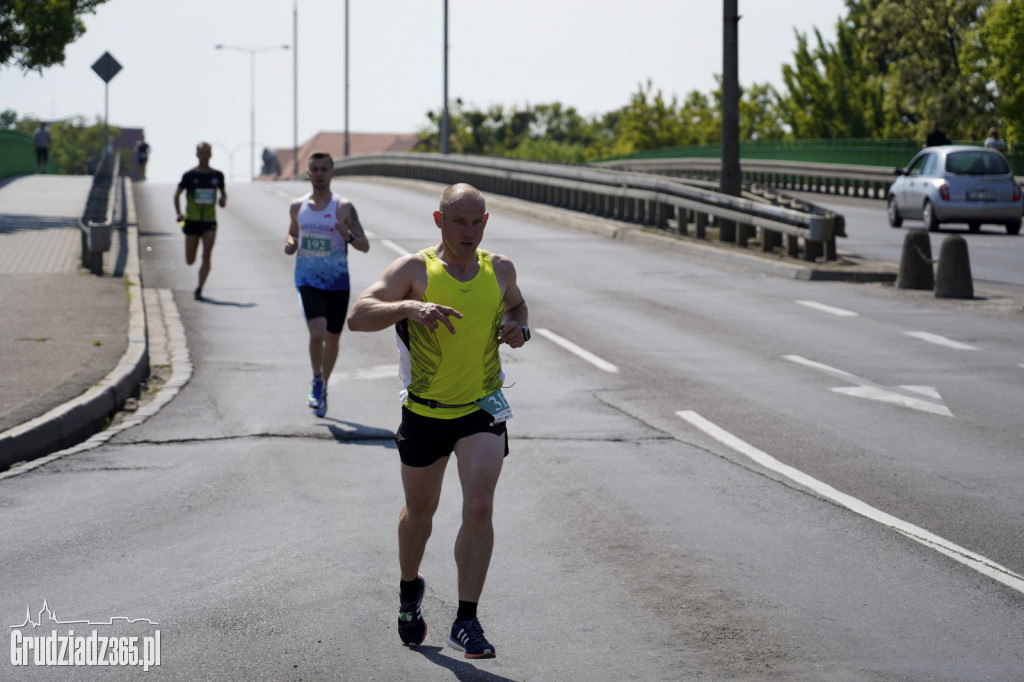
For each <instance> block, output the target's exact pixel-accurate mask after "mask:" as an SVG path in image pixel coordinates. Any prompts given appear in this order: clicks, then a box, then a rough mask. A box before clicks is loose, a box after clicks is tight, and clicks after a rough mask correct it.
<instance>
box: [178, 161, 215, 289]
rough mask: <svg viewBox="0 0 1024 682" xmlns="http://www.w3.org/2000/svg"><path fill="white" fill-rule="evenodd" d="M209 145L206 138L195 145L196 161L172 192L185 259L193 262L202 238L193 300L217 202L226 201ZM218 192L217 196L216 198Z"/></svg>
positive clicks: (206, 269)
mask: <svg viewBox="0 0 1024 682" xmlns="http://www.w3.org/2000/svg"><path fill="white" fill-rule="evenodd" d="M212 155H213V148H212V147H211V146H210V143H209V142H200V143H199V144H197V145H196V157H197V158H198V159H199V165H198V166H196V167H195V168H193V169H192V170H189V171H186V172H185V174H184V175H182V176H181V182H179V183H178V189H177V191H175V192H174V212H175V213H176V214H177V215H178V218H177V220H178V222H179V223H181V230H182V232H184V233H185V262H186V263H188V264H189V265H192V264H193V263H195V262H196V252H197V251H198V250H199V242H200V240H202V242H203V262H202V264H201V265H200V266H199V286H198V287H196V290H195V293H194V296H195V299H196V300H197V301H201V300H203V285H204V284H206V278H207V277H208V276H209V274H210V261H211V258H212V254H213V243H214V242H215V241H216V239H217V206H218V204H219V205H220V207H221V208H224V207H225V206H227V204H228V192H227V189H226V188H225V187H224V174H223V173H221V172H220V171H219V170H216V169H214V168H210V157H211V156H212ZM182 192H184V193H185V212H184V213H182V212H181V202H180V200H179V198H180V197H181V194H182ZM217 192H220V200H219V201H218V199H217Z"/></svg>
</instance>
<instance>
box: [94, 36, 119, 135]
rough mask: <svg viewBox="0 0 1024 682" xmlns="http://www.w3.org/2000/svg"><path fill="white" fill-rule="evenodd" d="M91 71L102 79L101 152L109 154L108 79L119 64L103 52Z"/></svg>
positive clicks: (107, 53)
mask: <svg viewBox="0 0 1024 682" xmlns="http://www.w3.org/2000/svg"><path fill="white" fill-rule="evenodd" d="M92 70H93V71H95V72H96V75H97V76H99V77H100V78H102V79H103V151H104V152H109V151H110V150H109V147H110V128H109V126H108V123H107V121H108V116H109V113H110V79H112V78H113V77H114V76H116V75H117V73H118V72H119V71H120V70H121V64H120V63H118V61H117V60H116V59H114V57H113V56H112V55H111V54H110V53H109V52H104V53H103V56H102V57H100V58H99V59H97V60H96V61H95V62H94V63H93V65H92Z"/></svg>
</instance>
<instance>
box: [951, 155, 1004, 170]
mask: <svg viewBox="0 0 1024 682" xmlns="http://www.w3.org/2000/svg"><path fill="white" fill-rule="evenodd" d="M946 172H948V173H957V174H958V175H1006V174H1007V173H1009V172H1010V166H1009V165H1008V164H1007V163H1006V159H1004V158H1003V156H1002V154H987V153H985V152H980V151H978V152H974V151H966V152H953V153H952V154H950V155H949V156H947V157H946Z"/></svg>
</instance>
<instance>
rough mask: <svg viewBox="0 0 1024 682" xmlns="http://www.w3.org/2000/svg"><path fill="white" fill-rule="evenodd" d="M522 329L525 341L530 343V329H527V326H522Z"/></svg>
mask: <svg viewBox="0 0 1024 682" xmlns="http://www.w3.org/2000/svg"><path fill="white" fill-rule="evenodd" d="M522 329H523V341H529V340H530V328H529V327H527V326H526V325H525V324H524V325H523V326H522Z"/></svg>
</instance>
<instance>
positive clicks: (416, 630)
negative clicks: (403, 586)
mask: <svg viewBox="0 0 1024 682" xmlns="http://www.w3.org/2000/svg"><path fill="white" fill-rule="evenodd" d="M416 583H417V584H418V585H419V590H417V592H416V598H415V599H413V600H412V601H402V600H401V596H399V604H400V605H399V607H398V636H399V637H401V638H402V644H403V645H405V646H419V645H420V644H423V640H425V639H426V638H427V621H425V620H423V612H422V611H420V605H421V604H422V603H423V595H424V594H425V593H426V591H427V581H425V580H424V579H423V576H422V575H418V576H416Z"/></svg>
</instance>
